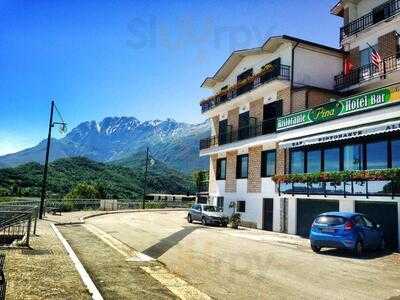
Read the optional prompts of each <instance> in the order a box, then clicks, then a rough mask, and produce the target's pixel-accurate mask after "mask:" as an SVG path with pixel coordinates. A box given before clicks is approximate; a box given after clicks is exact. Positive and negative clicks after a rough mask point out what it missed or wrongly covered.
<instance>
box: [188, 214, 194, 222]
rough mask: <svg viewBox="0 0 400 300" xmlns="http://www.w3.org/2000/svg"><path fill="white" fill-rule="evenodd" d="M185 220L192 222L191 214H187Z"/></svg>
mask: <svg viewBox="0 0 400 300" xmlns="http://www.w3.org/2000/svg"><path fill="white" fill-rule="evenodd" d="M187 220H188V222H189V223H192V222H193V220H192V216H191V215H188V216H187Z"/></svg>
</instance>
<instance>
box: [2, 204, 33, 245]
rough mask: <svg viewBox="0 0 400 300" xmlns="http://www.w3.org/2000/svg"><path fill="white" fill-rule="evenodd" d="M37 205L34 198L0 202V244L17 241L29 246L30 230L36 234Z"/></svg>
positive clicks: (19, 243)
mask: <svg viewBox="0 0 400 300" xmlns="http://www.w3.org/2000/svg"><path fill="white" fill-rule="evenodd" d="M38 205H39V203H38V201H35V200H27V201H24V200H22V201H20V200H15V201H10V202H0V245H10V244H12V243H13V242H15V241H17V242H18V245H20V246H27V247H28V246H29V240H30V236H31V233H32V230H33V233H34V234H36V225H37V217H38V207H39V206H38ZM32 227H33V228H32Z"/></svg>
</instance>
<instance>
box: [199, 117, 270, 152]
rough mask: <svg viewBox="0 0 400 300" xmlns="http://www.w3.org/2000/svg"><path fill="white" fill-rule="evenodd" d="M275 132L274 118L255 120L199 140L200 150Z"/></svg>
mask: <svg viewBox="0 0 400 300" xmlns="http://www.w3.org/2000/svg"><path fill="white" fill-rule="evenodd" d="M274 132H276V119H275V118H273V119H269V120H264V121H262V122H258V123H257V120H255V121H254V122H253V124H252V125H250V126H246V127H241V128H239V129H238V130H230V129H229V130H227V131H226V132H222V133H220V134H219V136H215V135H214V136H212V137H209V138H205V139H202V140H200V150H204V149H208V148H210V147H212V146H222V145H225V144H229V143H233V142H237V141H241V140H246V139H249V138H253V137H256V136H260V135H264V134H269V133H274Z"/></svg>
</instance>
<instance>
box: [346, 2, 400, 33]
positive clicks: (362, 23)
mask: <svg viewBox="0 0 400 300" xmlns="http://www.w3.org/2000/svg"><path fill="white" fill-rule="evenodd" d="M398 12H400V0H391V1H388V2H385V3H383V4H381V5H379V6H377V7H375V8H374V9H373V10H372V11H371V12H369V13H367V14H365V15H363V16H362V17H360V18H358V19H356V20H354V21H352V22H350V23H349V24H347V25H345V26H343V27H342V28H340V41H342V40H343V39H344V38H347V37H349V36H352V35H354V34H356V33H358V32H361V31H363V30H364V29H366V28H368V27H371V26H372V25H374V24H376V23H378V22H380V21H383V20H385V19H388V18H390V17H392V16H394V15H395V14H397V13H398Z"/></svg>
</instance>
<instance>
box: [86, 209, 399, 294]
mask: <svg viewBox="0 0 400 300" xmlns="http://www.w3.org/2000/svg"><path fill="white" fill-rule="evenodd" d="M185 216H186V213H185V212H182V211H180V212H178V211H174V212H138V213H126V214H114V215H105V216H100V217H95V218H91V219H87V220H86V222H87V223H89V224H93V225H95V226H96V227H98V228H100V229H102V230H103V231H105V232H107V233H109V234H110V235H112V236H113V237H115V238H116V239H118V240H120V241H121V242H123V243H125V244H126V245H128V246H130V247H132V248H134V249H135V250H137V251H140V252H143V253H145V254H147V255H149V256H151V257H153V258H156V259H158V260H159V261H161V262H162V263H163V264H165V265H166V267H167V268H168V269H169V270H170V271H172V272H174V273H176V274H178V275H179V276H181V277H183V278H184V279H185V280H186V281H187V282H189V283H190V284H192V285H193V286H194V287H196V288H197V289H199V290H200V291H202V292H204V293H206V294H208V295H209V296H211V297H213V298H217V299H227V298H229V299H250V298H251V299H265V298H268V299H270V298H285V299H288V298H293V299H294V298H295V299H350V298H351V299H388V298H391V297H393V299H395V298H397V297H396V296H399V295H400V255H399V254H377V253H371V254H369V255H367V256H366V257H364V258H361V259H356V258H352V257H351V256H350V255H348V254H346V253H345V252H340V251H335V250H327V251H322V254H314V253H313V252H312V251H311V250H310V249H309V245H308V240H305V239H301V238H299V237H297V236H291V235H286V234H279V233H273V232H266V231H261V230H249V229H241V230H234V229H230V228H219V227H203V226H202V225H200V224H188V223H187V222H186V219H185Z"/></svg>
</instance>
